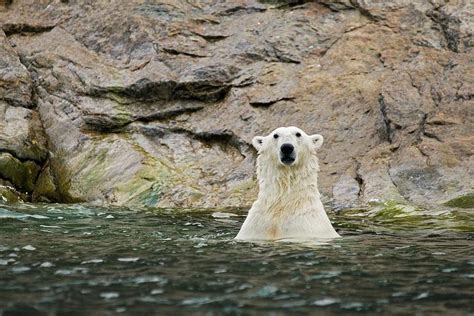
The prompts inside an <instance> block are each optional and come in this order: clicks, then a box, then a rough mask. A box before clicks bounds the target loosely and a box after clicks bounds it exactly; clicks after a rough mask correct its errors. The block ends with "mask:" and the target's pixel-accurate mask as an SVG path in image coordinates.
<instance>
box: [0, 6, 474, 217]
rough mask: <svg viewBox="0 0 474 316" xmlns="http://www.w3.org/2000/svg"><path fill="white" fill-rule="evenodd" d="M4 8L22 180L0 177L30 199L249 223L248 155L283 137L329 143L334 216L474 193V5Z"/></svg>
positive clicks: (8, 109)
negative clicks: (221, 216)
mask: <svg viewBox="0 0 474 316" xmlns="http://www.w3.org/2000/svg"><path fill="white" fill-rule="evenodd" d="M0 8H1V12H2V19H1V22H0V24H1V29H2V30H3V31H0V42H1V43H0V44H1V45H0V46H1V47H2V48H1V49H0V57H2V58H1V59H0V60H1V61H2V62H3V64H2V62H0V66H1V67H0V97H1V98H0V154H1V157H2V160H1V161H2V163H3V165H4V166H6V165H8V166H12V165H15V166H18V168H20V169H18V170H23V171H22V173H21V175H20V174H17V173H16V172H12V169H11V167H9V168H10V169H8V170H7V169H2V170H0V178H2V179H3V181H5V182H9V183H10V184H11V185H12V186H14V187H15V189H16V190H17V191H19V192H22V194H25V193H27V194H28V196H29V197H30V198H31V199H34V200H41V201H54V202H76V201H88V202H94V203H98V204H116V205H133V206H137V205H138V206H163V207H169V206H179V207H216V206H219V207H222V206H248V205H250V203H251V202H252V201H253V200H254V198H255V195H256V192H255V178H254V159H255V152H254V150H253V148H252V146H251V145H250V143H251V139H252V137H253V136H254V135H259V134H267V133H268V132H269V131H271V130H273V129H274V128H275V127H277V126H288V125H296V126H299V127H301V128H302V129H304V130H305V131H307V132H308V133H320V134H322V135H324V137H325V145H324V147H323V148H322V149H321V151H320V153H319V156H320V165H321V173H320V187H321V191H322V193H323V194H324V195H325V198H326V200H329V199H331V200H332V201H333V202H334V205H335V206H336V207H338V208H341V207H354V206H360V205H362V204H367V203H370V202H371V201H381V202H383V201H391V203H398V204H401V205H409V204H410V203H414V204H419V205H423V206H426V205H429V206H436V205H442V204H443V203H446V202H448V201H453V200H454V201H457V199H461V200H463V201H464V196H469V194H472V188H473V186H474V184H473V179H474V174H473V172H474V168H473V167H474V161H473V159H472V157H473V148H474V138H473V137H472V130H474V119H473V118H474V113H473V109H474V106H473V105H474V103H473V102H474V99H473V92H472V91H473V87H474V68H473V67H474V64H473V63H472V59H473V54H474V52H473V41H472V38H473V31H472V30H473V29H474V21H473V20H472V18H471V16H472V14H470V13H471V12H472V5H471V4H470V3H468V2H452V3H451V2H448V3H444V2H438V1H435V2H412V3H408V2H406V1H390V2H380V1H343V0H340V1H326V0H320V1H298V0H297V1H293V0H291V1H280V0H278V1H255V0H245V1H238V2H233V1H227V2H226V1H224V2H219V3H216V2H215V1H207V0H204V1H197V2H193V3H192V4H191V3H188V2H182V1H181V2H180V1H174V2H173V1H158V2H149V1H132V2H123V1H111V2H108V3H105V2H100V1H98V2H94V3H90V4H88V5H86V6H84V5H80V4H76V3H69V2H67V3H66V2H61V1H54V2H51V3H43V2H34V3H28V4H26V3H23V2H16V1H13V2H8V4H5V5H3V6H0ZM16 140H18V141H16ZM15 170H17V169H15ZM28 170H29V171H28ZM25 172H31V175H30V176H25V175H26V173H25ZM33 175H36V176H35V177H34V179H33V178H32V177H33ZM28 177H30V178H28ZM454 204H456V203H454ZM454 204H452V203H450V202H448V204H447V205H448V206H449V205H454ZM463 205H464V204H463ZM467 205H470V204H469V203H468V204H467Z"/></svg>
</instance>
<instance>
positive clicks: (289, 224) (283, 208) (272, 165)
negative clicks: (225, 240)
mask: <svg viewBox="0 0 474 316" xmlns="http://www.w3.org/2000/svg"><path fill="white" fill-rule="evenodd" d="M275 133H276V134H278V136H279V137H278V138H277V139H275V138H274V137H273V135H274V134H275ZM296 133H300V134H301V137H296ZM252 143H253V145H254V147H255V148H256V149H257V151H258V157H257V179H258V184H259V194H258V198H257V200H256V201H255V202H254V203H253V205H252V208H251V209H250V211H249V213H248V215H247V218H246V219H245V222H244V224H243V225H242V228H241V229H240V231H239V233H238V235H237V237H235V238H236V239H238V240H277V239H290V240H294V239H296V240H308V239H319V238H336V237H340V236H339V235H338V234H337V232H336V231H335V230H334V228H333V227H332V225H331V222H330V221H329V218H328V217H327V215H326V212H325V211H324V207H323V204H322V203H321V199H320V193H319V191H318V172H319V164H318V158H317V157H316V151H317V150H318V149H319V148H320V147H321V145H322V143H323V137H322V136H321V135H318V134H315V135H311V136H309V135H307V134H306V133H305V132H303V131H302V130H300V129H299V128H297V127H293V126H292V127H280V128H277V129H276V130H274V131H273V132H272V133H270V135H268V136H265V137H262V136H256V137H254V139H253V141H252ZM284 143H290V144H292V145H293V146H294V148H295V151H296V160H295V162H294V163H293V164H292V165H290V166H287V165H284V164H283V163H282V162H281V161H280V156H279V155H280V147H281V145H282V144H284Z"/></svg>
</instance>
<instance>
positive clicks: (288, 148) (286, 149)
mask: <svg viewBox="0 0 474 316" xmlns="http://www.w3.org/2000/svg"><path fill="white" fill-rule="evenodd" d="M294 149H295V147H294V146H293V145H292V144H283V145H281V148H280V150H281V152H282V154H284V155H289V154H291V153H292V152H293V150H294Z"/></svg>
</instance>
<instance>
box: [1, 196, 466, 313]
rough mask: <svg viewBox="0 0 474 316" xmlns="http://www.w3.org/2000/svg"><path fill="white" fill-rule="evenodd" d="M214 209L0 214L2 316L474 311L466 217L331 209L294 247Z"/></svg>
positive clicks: (39, 209)
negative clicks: (311, 237) (257, 234)
mask: <svg viewBox="0 0 474 316" xmlns="http://www.w3.org/2000/svg"><path fill="white" fill-rule="evenodd" d="M216 212H218V211H217V210H194V211H190V210H154V211H146V210H145V211H144V210H142V211H133V210H126V209H105V208H93V207H87V206H81V205H72V206H65V205H43V206H42V205H34V206H33V205H23V206H17V207H7V206H0V315H43V314H44V315H55V314H66V313H67V314H68V315H76V314H79V315H84V314H85V315H90V314H94V315H109V314H110V315H112V314H127V315H144V314H175V315H187V314H197V315H221V314H231V315H240V314H242V315H247V314H253V315H261V314H272V315H299V314H312V315H315V314H320V315H326V314H327V315H332V314H376V313H380V314H405V315H414V314H419V315H437V314H438V315H473V313H474V250H473V245H474V240H473V239H474V217H473V216H472V215H470V214H469V213H460V212H455V211H451V212H442V213H438V214H437V215H434V213H433V212H431V213H417V212H414V213H413V212H412V213H409V214H408V215H407V214H404V215H403V214H402V215H403V216H400V214H393V213H390V212H388V213H380V214H375V215H374V214H367V213H365V212H361V211H347V212H340V213H338V214H337V215H332V216H331V217H332V219H333V221H334V222H335V226H336V228H337V230H338V231H339V232H340V234H341V235H342V236H344V238H342V239H339V240H337V241H334V242H330V243H326V244H323V243H318V242H317V241H315V242H314V243H306V244H296V243H281V242H280V243H242V242H235V241H233V240H232V238H233V237H234V236H235V235H236V234H237V231H238V229H239V227H240V225H241V223H242V221H243V220H244V216H245V212H242V211H241V210H233V209H227V210H220V211H219V212H220V213H216ZM222 212H226V213H232V214H230V215H229V214H222ZM471 214H472V213H471Z"/></svg>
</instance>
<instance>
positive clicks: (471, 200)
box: [444, 193, 474, 209]
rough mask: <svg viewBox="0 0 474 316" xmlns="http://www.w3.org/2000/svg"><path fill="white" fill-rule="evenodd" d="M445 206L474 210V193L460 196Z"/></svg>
mask: <svg viewBox="0 0 474 316" xmlns="http://www.w3.org/2000/svg"><path fill="white" fill-rule="evenodd" d="M444 205H446V206H451V207H458V208H472V209H474V193H468V194H465V195H461V196H458V197H457V198H454V199H452V200H449V201H448V202H446V203H444Z"/></svg>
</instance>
